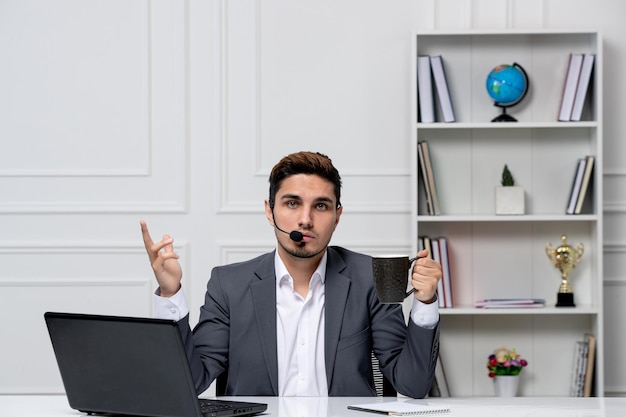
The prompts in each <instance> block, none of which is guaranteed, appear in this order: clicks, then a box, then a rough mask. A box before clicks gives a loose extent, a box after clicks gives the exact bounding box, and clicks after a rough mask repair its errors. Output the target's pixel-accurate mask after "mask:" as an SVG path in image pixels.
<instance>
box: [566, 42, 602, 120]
mask: <svg viewBox="0 0 626 417" xmlns="http://www.w3.org/2000/svg"><path fill="white" fill-rule="evenodd" d="M594 61H595V55H594V54H574V53H572V54H570V57H569V64H568V66H567V73H566V75H565V82H564V84H563V95H562V96H561V106H560V108H559V116H558V120H559V121H560V122H569V121H573V122H578V121H580V120H581V118H582V114H583V108H584V105H585V99H586V97H587V92H588V90H589V84H590V80H591V73H592V72H593V63H594Z"/></svg>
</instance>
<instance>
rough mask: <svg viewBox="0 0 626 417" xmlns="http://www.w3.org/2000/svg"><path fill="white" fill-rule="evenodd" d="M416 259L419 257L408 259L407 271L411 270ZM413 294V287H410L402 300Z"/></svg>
mask: <svg viewBox="0 0 626 417" xmlns="http://www.w3.org/2000/svg"><path fill="white" fill-rule="evenodd" d="M418 259H419V256H416V257H415V258H411V259H409V270H411V269H413V262H415V261H417V260H418ZM413 292H415V287H411V289H410V290H409V291H407V293H406V294H404V298H407V297H408V296H409V295H411V294H413Z"/></svg>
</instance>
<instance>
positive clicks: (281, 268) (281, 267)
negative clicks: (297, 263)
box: [274, 250, 328, 286]
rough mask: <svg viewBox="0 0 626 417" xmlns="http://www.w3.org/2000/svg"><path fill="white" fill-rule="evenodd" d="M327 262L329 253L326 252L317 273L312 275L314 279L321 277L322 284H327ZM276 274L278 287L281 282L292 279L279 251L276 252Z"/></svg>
mask: <svg viewBox="0 0 626 417" xmlns="http://www.w3.org/2000/svg"><path fill="white" fill-rule="evenodd" d="M327 261H328V251H327V250H326V251H324V256H322V259H321V260H320V263H319V265H318V266H317V269H316V270H315V272H313V275H312V277H315V275H318V276H319V277H320V281H321V282H322V284H324V283H325V282H326V263H327ZM274 273H275V274H276V286H279V285H280V282H281V281H282V280H283V279H284V278H289V279H291V275H289V271H287V267H286V266H285V264H284V263H283V260H282V259H280V256H279V255H278V250H276V251H275V252H274Z"/></svg>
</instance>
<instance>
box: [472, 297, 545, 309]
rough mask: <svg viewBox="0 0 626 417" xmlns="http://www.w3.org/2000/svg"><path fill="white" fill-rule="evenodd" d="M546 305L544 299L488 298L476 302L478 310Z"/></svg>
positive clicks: (475, 305)
mask: <svg viewBox="0 0 626 417" xmlns="http://www.w3.org/2000/svg"><path fill="white" fill-rule="evenodd" d="M545 305H546V300H544V299H543V298H487V299H484V300H478V301H476V302H474V307H476V308H541V307H545Z"/></svg>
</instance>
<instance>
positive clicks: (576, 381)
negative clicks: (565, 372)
mask: <svg viewBox="0 0 626 417" xmlns="http://www.w3.org/2000/svg"><path fill="white" fill-rule="evenodd" d="M595 355H596V338H595V336H593V335H592V334H589V333H587V334H585V338H584V340H580V341H577V342H576V345H575V350H574V364H573V367H572V380H571V381H572V382H571V385H570V396H571V397H590V396H591V393H592V385H593V372H594V366H595V359H596V356H595Z"/></svg>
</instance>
